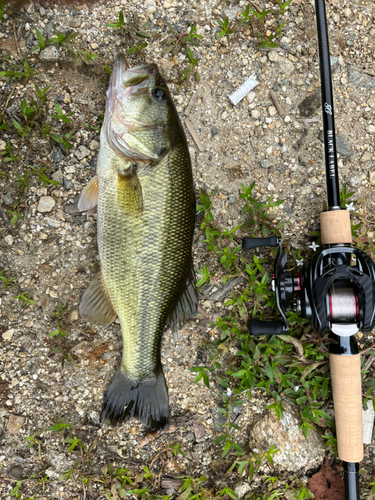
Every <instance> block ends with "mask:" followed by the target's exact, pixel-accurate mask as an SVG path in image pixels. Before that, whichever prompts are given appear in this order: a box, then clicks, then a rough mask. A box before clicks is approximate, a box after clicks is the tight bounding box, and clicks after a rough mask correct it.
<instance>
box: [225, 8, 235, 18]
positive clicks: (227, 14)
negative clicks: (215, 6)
mask: <svg viewBox="0 0 375 500" xmlns="http://www.w3.org/2000/svg"><path fill="white" fill-rule="evenodd" d="M237 13H238V10H235V9H224V17H227V18H228V19H229V20H230V21H231V20H233V19H235V18H236V16H237Z"/></svg>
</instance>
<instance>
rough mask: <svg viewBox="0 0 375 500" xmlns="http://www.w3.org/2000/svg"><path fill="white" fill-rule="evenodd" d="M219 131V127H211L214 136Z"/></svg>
mask: <svg viewBox="0 0 375 500" xmlns="http://www.w3.org/2000/svg"><path fill="white" fill-rule="evenodd" d="M218 133H219V129H218V128H216V127H211V134H212V135H213V136H214V135H216V134H218Z"/></svg>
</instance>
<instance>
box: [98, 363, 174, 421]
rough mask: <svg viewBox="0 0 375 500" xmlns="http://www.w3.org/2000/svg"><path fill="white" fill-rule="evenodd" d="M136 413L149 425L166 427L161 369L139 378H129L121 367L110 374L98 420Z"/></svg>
mask: <svg viewBox="0 0 375 500" xmlns="http://www.w3.org/2000/svg"><path fill="white" fill-rule="evenodd" d="M134 416H138V417H139V420H140V422H141V424H142V425H144V426H145V427H147V428H148V429H152V430H157V429H167V428H168V427H169V402H168V390H167V385H166V383H165V378H164V373H163V371H162V370H161V369H160V371H159V372H158V373H155V374H154V376H152V377H149V378H147V379H145V380H142V381H134V380H131V379H130V378H129V377H128V375H127V374H126V373H122V371H121V369H120V370H119V371H118V372H117V373H116V375H115V376H114V377H113V379H112V382H111V383H110V385H109V387H108V389H107V392H106V394H105V396H104V401H103V407H102V412H101V415H100V420H101V422H104V421H105V420H106V419H107V418H108V419H109V420H111V421H113V422H119V421H121V420H125V419H126V418H128V417H134Z"/></svg>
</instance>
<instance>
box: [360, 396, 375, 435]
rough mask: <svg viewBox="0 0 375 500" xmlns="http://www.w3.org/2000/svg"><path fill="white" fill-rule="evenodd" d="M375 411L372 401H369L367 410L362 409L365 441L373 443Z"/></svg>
mask: <svg viewBox="0 0 375 500" xmlns="http://www.w3.org/2000/svg"><path fill="white" fill-rule="evenodd" d="M374 419H375V412H374V408H373V406H372V401H371V400H369V401H367V410H363V409H362V421H363V443H364V444H371V439H372V431H373V428H374Z"/></svg>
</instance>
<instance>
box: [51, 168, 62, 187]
mask: <svg viewBox="0 0 375 500" xmlns="http://www.w3.org/2000/svg"><path fill="white" fill-rule="evenodd" d="M51 178H52V180H54V181H56V182H58V183H59V184H62V183H63V173H62V171H61V169H60V168H59V170H56V172H54V173H53V174H52V175H51Z"/></svg>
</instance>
